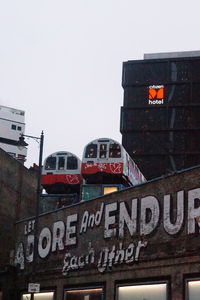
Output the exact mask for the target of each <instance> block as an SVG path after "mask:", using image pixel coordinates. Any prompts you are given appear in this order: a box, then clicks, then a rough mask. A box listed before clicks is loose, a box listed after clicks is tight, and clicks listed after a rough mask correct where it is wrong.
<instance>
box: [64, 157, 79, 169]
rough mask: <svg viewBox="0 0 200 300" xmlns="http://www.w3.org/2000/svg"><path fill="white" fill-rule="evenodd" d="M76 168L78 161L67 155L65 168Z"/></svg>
mask: <svg viewBox="0 0 200 300" xmlns="http://www.w3.org/2000/svg"><path fill="white" fill-rule="evenodd" d="M75 169H78V161H77V158H76V157H74V156H69V157H68V158H67V170H75Z"/></svg>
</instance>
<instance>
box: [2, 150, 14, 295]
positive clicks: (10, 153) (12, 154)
mask: <svg viewBox="0 0 200 300" xmlns="http://www.w3.org/2000/svg"><path fill="white" fill-rule="evenodd" d="M8 154H9V155H11V156H13V157H15V156H16V153H13V152H8ZM0 299H1V298H0Z"/></svg>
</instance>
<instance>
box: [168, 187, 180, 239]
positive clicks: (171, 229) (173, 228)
mask: <svg viewBox="0 0 200 300" xmlns="http://www.w3.org/2000/svg"><path fill="white" fill-rule="evenodd" d="M170 198H171V197H170V195H165V196H164V212H163V215H164V216H163V218H164V221H163V223H164V224H163V226H164V229H165V231H166V232H167V233H169V234H171V235H173V234H176V233H178V232H179V231H180V229H181V227H182V225H183V220H184V191H179V192H178V193H177V212H176V221H175V223H174V224H172V223H171V221H170V202H171V200H170ZM171 210H173V206H172V208H171Z"/></svg>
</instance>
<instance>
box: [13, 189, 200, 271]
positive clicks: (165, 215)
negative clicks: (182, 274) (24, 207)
mask: <svg viewBox="0 0 200 300" xmlns="http://www.w3.org/2000/svg"><path fill="white" fill-rule="evenodd" d="M197 200H198V201H199V200H200V188H196V189H192V190H189V191H188V192H187V193H186V192H184V191H183V190H182V191H178V192H177V195H176V199H172V197H171V195H170V194H167V195H164V196H163V199H162V202H161V201H159V200H158V199H157V198H156V197H155V196H152V195H149V196H146V197H143V198H141V199H139V198H134V199H132V200H131V201H121V202H117V201H116V202H112V203H108V204H106V203H105V202H102V203H100V204H99V209H98V210H97V211H95V212H90V211H89V210H86V211H84V212H83V213H82V214H78V213H75V214H71V215H67V216H66V219H65V221H62V220H61V221H56V222H54V223H53V224H52V225H51V226H50V227H47V226H45V227H44V228H42V230H41V231H40V232H39V235H38V239H37V240H38V245H37V251H38V255H39V257H40V259H47V257H48V255H49V254H50V253H55V252H57V251H59V253H60V252H61V253H62V252H63V262H62V264H63V267H62V272H63V275H68V274H69V273H70V272H72V271H74V270H81V269H84V268H88V267H91V268H94V267H96V268H97V270H98V271H99V272H100V273H102V272H105V271H106V270H108V269H111V268H113V267H114V266H117V265H119V264H130V263H132V264H133V263H135V262H138V261H139V260H140V256H141V253H142V251H145V249H147V247H148V238H149V235H150V234H153V233H154V231H155V230H156V229H157V228H158V227H159V226H162V227H163V230H164V231H165V232H166V234H168V235H170V236H173V235H176V234H178V233H180V232H181V231H182V228H183V226H185V228H186V234H188V235H189V234H194V233H195V229H196V227H198V228H199V232H200V207H199V206H198V205H197ZM174 201H176V202H175V203H176V215H175V216H173V221H172V220H171V218H172V216H171V211H172V205H173V202H174ZM68 211H69V210H66V212H68ZM31 229H34V221H31V222H29V223H28V224H26V226H25V235H26V242H22V241H20V242H19V243H18V244H17V245H16V252H15V262H16V263H17V264H19V265H20V268H21V269H22V270H23V269H24V268H25V265H26V263H31V262H32V261H33V249H34V235H33V234H32V233H31ZM91 229H92V231H93V234H94V235H95V233H96V230H98V232H99V231H100V232H101V236H98V240H99V241H100V242H99V243H100V244H101V241H102V240H103V243H102V245H104V246H103V247H102V248H98V249H95V246H96V245H92V243H91V242H89V244H88V247H87V248H86V249H85V248H84V249H83V248H80V247H81V245H79V243H78V241H79V238H80V237H81V238H82V239H84V236H86V235H87V234H88V235H89V234H90V235H91ZM89 230H90V233H88V231H89ZM126 236H127V237H128V241H129V244H128V245H127V244H124V238H125V237H126ZM111 239H112V241H116V243H114V244H111V246H110V243H109V246H105V244H107V242H108V241H110V240H111ZM71 246H73V250H68V249H69V248H70V247H71ZM74 249H75V250H77V249H79V253H81V255H75V254H74V251H75V250H74ZM66 250H67V251H66ZM75 253H76V252H75Z"/></svg>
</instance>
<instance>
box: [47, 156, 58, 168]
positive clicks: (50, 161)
mask: <svg viewBox="0 0 200 300" xmlns="http://www.w3.org/2000/svg"><path fill="white" fill-rule="evenodd" d="M45 169H46V170H55V169H56V157H52V156H50V157H48V158H47V160H46V164H45Z"/></svg>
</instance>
